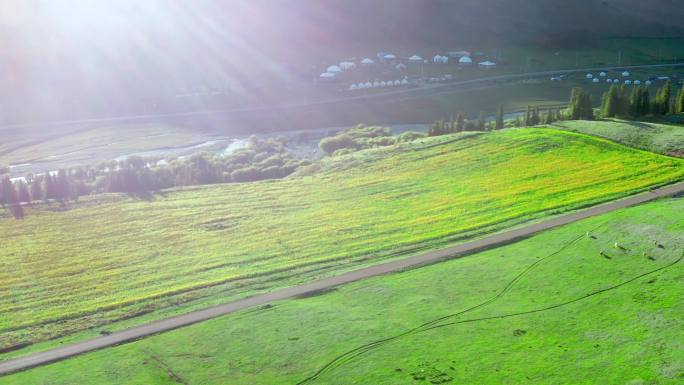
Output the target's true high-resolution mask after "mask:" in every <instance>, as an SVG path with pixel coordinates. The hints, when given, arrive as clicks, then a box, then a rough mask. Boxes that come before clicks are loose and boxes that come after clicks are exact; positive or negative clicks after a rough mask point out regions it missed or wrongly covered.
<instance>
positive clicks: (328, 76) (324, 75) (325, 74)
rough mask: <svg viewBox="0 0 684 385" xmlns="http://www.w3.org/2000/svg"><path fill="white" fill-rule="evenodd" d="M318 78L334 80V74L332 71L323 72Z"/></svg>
mask: <svg viewBox="0 0 684 385" xmlns="http://www.w3.org/2000/svg"><path fill="white" fill-rule="evenodd" d="M319 78H320V79H321V80H334V79H335V74H334V73H332V72H323V73H322V74H321V75H320V76H319Z"/></svg>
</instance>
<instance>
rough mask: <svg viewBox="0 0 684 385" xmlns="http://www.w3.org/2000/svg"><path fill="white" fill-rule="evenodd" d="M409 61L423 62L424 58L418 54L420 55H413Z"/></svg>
mask: <svg viewBox="0 0 684 385" xmlns="http://www.w3.org/2000/svg"><path fill="white" fill-rule="evenodd" d="M409 61H411V62H413V63H421V62H423V58H422V57H420V56H418V55H413V56H411V57H410V58H409Z"/></svg>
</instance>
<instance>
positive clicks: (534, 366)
mask: <svg viewBox="0 0 684 385" xmlns="http://www.w3.org/2000/svg"><path fill="white" fill-rule="evenodd" d="M616 245H617V246H616ZM683 252H684V198H674V199H663V200H660V201H657V202H653V203H649V204H644V205H640V206H636V207H632V208H628V209H624V210H620V211H616V212H612V213H610V214H606V215H603V216H599V217H594V218H590V219H586V220H583V221H580V222H576V223H573V224H570V225H566V226H563V227H561V228H558V229H554V230H551V231H547V232H544V233H541V234H539V235H536V236H534V237H532V238H529V239H527V240H524V241H521V242H518V243H515V244H512V245H508V246H505V247H501V248H496V249H492V250H489V251H485V252H482V253H479V254H476V255H472V256H469V257H468V258H461V259H455V260H451V261H447V262H443V263H439V264H436V265H432V266H427V267H423V268H420V269H414V270H410V271H405V272H402V273H396V274H391V275H387V276H381V277H374V278H370V279H367V280H364V281H360V282H355V283H352V284H348V285H344V286H342V287H339V288H337V289H336V290H335V291H333V292H328V293H322V294H321V295H319V296H314V297H308V298H299V299H293V300H287V301H281V302H278V303H275V304H273V306H267V307H262V308H258V309H250V310H245V311H242V312H240V313H235V314H232V315H228V316H224V317H220V318H217V319H213V320H210V321H207V322H203V323H200V324H197V325H192V326H189V327H186V328H183V329H179V330H176V331H172V332H169V333H165V334H162V335H158V336H153V337H150V338H147V339H145V340H142V341H137V342H134V343H131V344H127V345H123V346H119V347H114V348H110V349H106V350H103V351H98V352H94V353H89V354H86V355H82V356H79V357H75V358H72V359H69V360H67V361H63V362H59V363H56V364H52V365H48V366H44V367H41V368H36V369H32V370H29V371H26V372H22V373H17V374H14V375H10V376H7V377H4V378H0V384H2V385H19V384H21V385H47V384H51V385H61V384H64V385H66V384H80V385H89V384H93V385H95V384H97V385H107V384H112V385H114V384H129V385H162V384H178V383H182V384H204V385H213V384H216V385H218V384H235V385H240V384H245V385H252V384H269V385H279V384H283V385H285V384H287V385H292V384H298V383H305V384H309V385H310V384H326V385H328V384H329V385H336V384H340V385H342V384H378V385H393V384H416V385H423V384H425V385H428V384H597V383H600V384H647V383H648V384H651V383H657V384H678V383H681V381H682V380H683V379H684V359H683V357H684V347H683V346H682V341H683V340H684V332H683V331H682V330H684V329H683V328H682V327H683V326H684V321H683V320H682V318H681V314H682V313H683V312H684V302H683V301H682V300H681V298H682V297H683V296H684V285H682V283H683V281H682V280H683V279H684V262H683V261H682V257H684V254H683ZM421 325H422V326H421ZM390 338H391V340H389V341H385V342H379V343H376V344H373V345H368V344H369V343H370V342H373V341H382V340H384V339H390ZM363 346H366V348H365V349H358V350H354V349H357V348H360V347H363ZM350 351H352V352H355V353H354V354H348V355H345V352H350ZM340 357H341V358H342V359H337V360H336V358H340ZM329 364H332V365H330V366H327V365H329ZM326 367H327V369H325V370H322V371H321V369H324V368H326ZM316 373H319V375H318V376H314V375H315V374H316ZM307 378H308V379H309V380H308V381H307V380H306V379H307Z"/></svg>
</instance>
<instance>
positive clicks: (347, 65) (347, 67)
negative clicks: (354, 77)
mask: <svg viewBox="0 0 684 385" xmlns="http://www.w3.org/2000/svg"><path fill="white" fill-rule="evenodd" d="M339 67H340V68H342V70H343V71H349V70H353V69H354V68H356V63H354V62H351V61H343V62H342V63H340V65H339Z"/></svg>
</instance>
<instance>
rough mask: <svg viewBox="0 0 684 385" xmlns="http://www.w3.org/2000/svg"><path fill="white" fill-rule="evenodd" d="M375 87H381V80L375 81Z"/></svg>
mask: <svg viewBox="0 0 684 385" xmlns="http://www.w3.org/2000/svg"><path fill="white" fill-rule="evenodd" d="M373 88H380V82H379V81H377V80H376V81H374V82H373Z"/></svg>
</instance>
